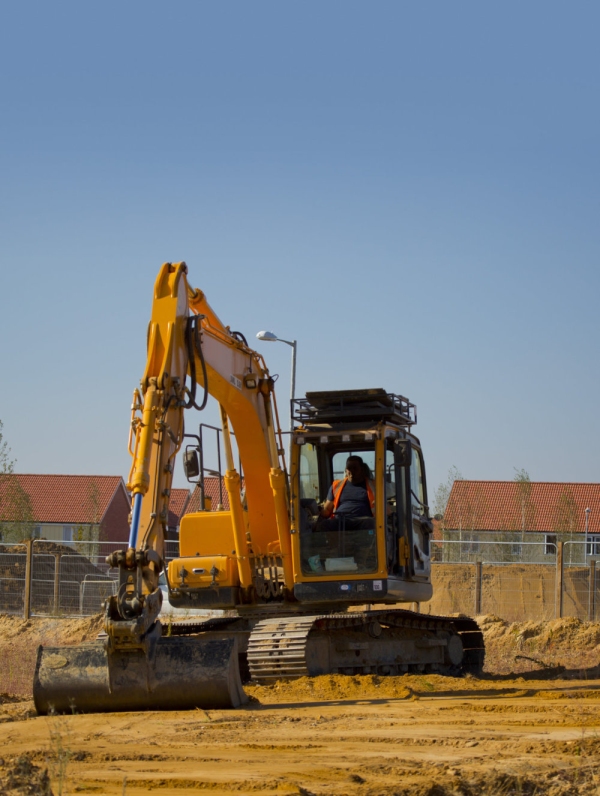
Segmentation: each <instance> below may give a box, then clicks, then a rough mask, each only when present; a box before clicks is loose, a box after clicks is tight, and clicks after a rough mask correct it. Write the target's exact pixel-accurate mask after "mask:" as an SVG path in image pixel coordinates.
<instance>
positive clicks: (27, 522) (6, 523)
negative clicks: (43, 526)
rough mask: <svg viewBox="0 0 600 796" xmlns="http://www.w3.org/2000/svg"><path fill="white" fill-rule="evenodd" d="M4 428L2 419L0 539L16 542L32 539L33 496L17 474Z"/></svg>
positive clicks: (0, 446)
mask: <svg viewBox="0 0 600 796" xmlns="http://www.w3.org/2000/svg"><path fill="white" fill-rule="evenodd" d="M3 428H4V426H3V424H2V421H1V420H0V541H2V542H8V543H15V542H21V541H22V540H23V539H31V537H32V536H33V531H34V528H35V525H34V522H33V507H32V505H31V498H30V497H29V494H28V493H27V492H26V491H25V490H24V489H23V487H22V486H21V484H20V482H19V479H18V478H17V476H16V475H15V472H14V470H15V463H16V462H15V460H14V459H11V458H10V448H9V447H8V443H7V442H6V440H5V439H4V434H3Z"/></svg>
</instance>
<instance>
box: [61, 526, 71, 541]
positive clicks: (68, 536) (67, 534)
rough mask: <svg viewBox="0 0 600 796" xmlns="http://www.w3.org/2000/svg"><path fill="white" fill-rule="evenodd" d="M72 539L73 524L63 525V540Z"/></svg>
mask: <svg viewBox="0 0 600 796" xmlns="http://www.w3.org/2000/svg"><path fill="white" fill-rule="evenodd" d="M72 541H73V526H72V525H63V542H72Z"/></svg>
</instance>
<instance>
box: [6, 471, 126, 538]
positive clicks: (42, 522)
mask: <svg viewBox="0 0 600 796" xmlns="http://www.w3.org/2000/svg"><path fill="white" fill-rule="evenodd" d="M130 508H131V503H130V499H129V494H128V492H127V489H126V487H125V482H124V481H123V479H122V478H121V477H120V476H118V475H35V474H28V473H18V474H17V473H15V474H10V475H3V476H2V479H1V480H0V527H1V530H0V532H1V533H2V536H3V538H2V541H5V542H6V541H10V542H15V541H20V539H17V538H13V537H15V535H18V534H19V532H20V531H21V529H22V528H23V527H24V526H25V525H27V526H28V527H29V529H30V530H29V533H30V535H33V536H34V537H37V538H41V539H49V540H53V541H59V542H72V541H78V540H79V541H98V540H100V541H119V542H120V541H124V540H127V539H128V537H129V520H128V517H129V512H130ZM11 511H12V512H15V511H16V512H17V514H16V515H14V516H11ZM32 526H33V527H32Z"/></svg>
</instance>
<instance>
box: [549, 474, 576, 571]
mask: <svg viewBox="0 0 600 796" xmlns="http://www.w3.org/2000/svg"><path fill="white" fill-rule="evenodd" d="M554 529H555V531H556V532H557V533H558V534H562V535H563V539H564V537H565V536H569V541H571V542H572V541H573V535H574V533H575V532H576V530H577V501H576V500H575V497H574V495H573V492H572V491H571V490H570V489H569V488H567V487H565V488H564V489H563V491H562V492H561V493H560V495H559V498H558V501H557V503H556V509H555V511H554ZM567 548H568V553H569V563H571V562H572V559H573V545H572V544H570V545H567Z"/></svg>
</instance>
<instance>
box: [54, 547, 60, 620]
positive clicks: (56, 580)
mask: <svg viewBox="0 0 600 796" xmlns="http://www.w3.org/2000/svg"><path fill="white" fill-rule="evenodd" d="M59 596H60V553H54V616H58V603H59Z"/></svg>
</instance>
